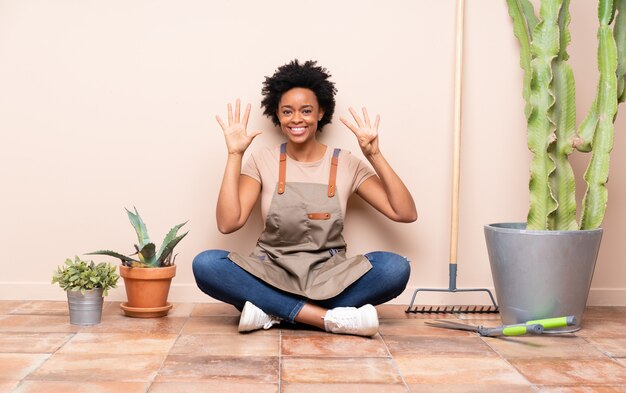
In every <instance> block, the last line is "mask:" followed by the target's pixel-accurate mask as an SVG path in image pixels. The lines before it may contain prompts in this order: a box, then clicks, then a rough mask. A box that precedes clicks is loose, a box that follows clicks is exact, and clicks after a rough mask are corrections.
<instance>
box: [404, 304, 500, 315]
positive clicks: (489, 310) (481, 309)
mask: <svg viewBox="0 0 626 393" xmlns="http://www.w3.org/2000/svg"><path fill="white" fill-rule="evenodd" d="M406 312H407V313H414V314H417V313H425V314H457V313H458V314H497V313H498V312H499V310H498V306H492V305H486V306H415V307H413V308H410V307H409V308H408V309H407V310H406Z"/></svg>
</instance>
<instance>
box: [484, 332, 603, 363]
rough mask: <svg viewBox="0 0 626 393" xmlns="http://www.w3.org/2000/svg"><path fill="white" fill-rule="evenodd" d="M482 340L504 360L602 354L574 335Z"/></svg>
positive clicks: (588, 356) (579, 356) (589, 356)
mask: <svg viewBox="0 0 626 393" xmlns="http://www.w3.org/2000/svg"><path fill="white" fill-rule="evenodd" d="M483 340H484V341H485V342H486V343H487V344H488V345H489V346H490V347H491V348H493V349H494V350H495V351H496V352H498V353H499V354H500V355H501V356H503V357H505V358H509V359H510V358H523V357H536V358H566V359H573V358H600V357H604V354H603V353H602V352H600V351H599V350H598V349H597V348H596V347H594V346H593V345H591V344H589V343H588V342H587V341H585V340H584V339H583V338H580V337H576V336H574V335H558V336H548V335H545V334H543V335H540V336H526V337H508V338H504V337H498V338H492V337H484V338H483Z"/></svg>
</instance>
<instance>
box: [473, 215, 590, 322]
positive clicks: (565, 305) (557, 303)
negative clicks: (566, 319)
mask: <svg viewBox="0 0 626 393" xmlns="http://www.w3.org/2000/svg"><path fill="white" fill-rule="evenodd" d="M485 239H486V241H487V251H488V252H489V263H490V265H491V274H492V276H493V283H494V286H495V290H496V297H497V298H498V306H499V309H500V315H501V317H502V323H504V324H514V323H522V322H526V321H529V320H534V319H542V318H551V317H560V316H566V315H574V316H575V317H576V321H577V323H576V325H575V326H569V327H567V328H560V329H554V330H551V331H549V332H559V333H562V332H573V331H577V330H579V329H580V327H581V322H582V316H583V311H584V310H585V305H586V304H587V296H588V295H589V288H590V287H591V279H592V278H593V271H594V268H595V265H596V258H597V256H598V251H599V249H600V240H601V239H602V229H601V228H600V229H594V230H585V231H527V230H526V224H525V223H503V224H491V225H485ZM546 333H548V332H546Z"/></svg>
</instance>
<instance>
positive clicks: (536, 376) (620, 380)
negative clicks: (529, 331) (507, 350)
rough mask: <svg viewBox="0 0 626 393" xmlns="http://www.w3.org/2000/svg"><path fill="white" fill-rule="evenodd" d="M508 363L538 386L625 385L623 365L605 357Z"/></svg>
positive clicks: (543, 359) (625, 372) (520, 360)
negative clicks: (609, 383) (608, 383)
mask: <svg viewBox="0 0 626 393" xmlns="http://www.w3.org/2000/svg"><path fill="white" fill-rule="evenodd" d="M510 362H511V364H512V365H513V366H515V368H516V369H517V370H518V371H519V372H520V373H521V374H523V375H524V376H525V377H526V378H527V379H528V380H529V381H530V382H532V383H534V384H538V385H557V386H560V385H585V384H606V383H607V382H609V381H610V382H611V383H615V384H626V368H624V366H622V365H620V364H618V363H617V362H615V361H613V360H611V359H608V358H601V359H545V358H530V359H511V360H510Z"/></svg>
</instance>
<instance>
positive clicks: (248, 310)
mask: <svg viewBox="0 0 626 393" xmlns="http://www.w3.org/2000/svg"><path fill="white" fill-rule="evenodd" d="M280 321H281V319H280V318H277V317H273V316H271V315H267V314H266V313H264V312H263V310H261V309H260V308H258V307H257V306H255V305H254V304H252V303H250V302H246V304H244V306H243V310H241V318H240V319H239V332H250V331H252V330H258V329H261V328H262V329H269V328H271V327H272V326H274V325H276V324H278V323H280Z"/></svg>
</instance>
